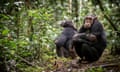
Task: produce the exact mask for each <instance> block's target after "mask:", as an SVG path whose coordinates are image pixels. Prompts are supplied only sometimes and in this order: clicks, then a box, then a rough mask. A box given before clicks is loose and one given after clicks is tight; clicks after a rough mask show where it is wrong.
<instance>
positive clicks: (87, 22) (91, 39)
mask: <svg viewBox="0 0 120 72" xmlns="http://www.w3.org/2000/svg"><path fill="white" fill-rule="evenodd" d="M72 43H73V46H74V47H75V50H76V53H77V54H78V56H79V57H80V58H81V60H80V62H81V61H86V62H93V61H97V60H98V59H99V58H100V56H101V54H102V53H103V51H104V49H105V48H106V35H105V32H104V29H103V26H102V24H101V23H100V22H99V21H98V19H97V17H96V16H95V15H88V16H86V17H85V19H84V23H83V25H82V27H81V28H80V30H79V33H78V34H75V35H74V36H73V39H72Z"/></svg>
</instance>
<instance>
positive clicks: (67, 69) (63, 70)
mask: <svg viewBox="0 0 120 72" xmlns="http://www.w3.org/2000/svg"><path fill="white" fill-rule="evenodd" d="M77 61H78V58H76V59H74V60H68V61H66V62H63V61H61V60H59V59H58V60H56V63H55V65H54V67H55V68H56V69H55V70H54V71H53V72H120V56H111V55H110V53H109V51H108V50H105V51H104V53H103V55H102V56H101V58H100V59H99V60H98V61H96V62H93V63H89V64H77ZM48 72H49V71H48Z"/></svg>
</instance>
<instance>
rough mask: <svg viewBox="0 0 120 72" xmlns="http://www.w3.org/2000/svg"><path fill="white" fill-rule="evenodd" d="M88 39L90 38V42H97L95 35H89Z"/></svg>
mask: <svg viewBox="0 0 120 72" xmlns="http://www.w3.org/2000/svg"><path fill="white" fill-rule="evenodd" d="M88 38H89V40H90V41H97V38H96V36H95V35H93V34H89V35H88Z"/></svg>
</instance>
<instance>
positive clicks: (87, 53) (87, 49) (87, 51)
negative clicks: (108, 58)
mask: <svg viewBox="0 0 120 72" xmlns="http://www.w3.org/2000/svg"><path fill="white" fill-rule="evenodd" d="M81 54H82V57H85V60H86V61H90V62H92V61H96V60H97V59H98V51H97V50H96V49H95V48H94V47H91V46H90V45H88V44H85V43H84V44H82V48H81Z"/></svg>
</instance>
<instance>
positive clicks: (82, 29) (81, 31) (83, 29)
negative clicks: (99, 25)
mask: <svg viewBox="0 0 120 72" xmlns="http://www.w3.org/2000/svg"><path fill="white" fill-rule="evenodd" d="M86 30H87V29H85V28H84V26H82V27H81V28H80V30H79V33H83V32H86Z"/></svg>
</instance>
